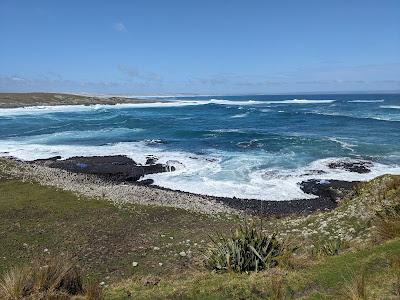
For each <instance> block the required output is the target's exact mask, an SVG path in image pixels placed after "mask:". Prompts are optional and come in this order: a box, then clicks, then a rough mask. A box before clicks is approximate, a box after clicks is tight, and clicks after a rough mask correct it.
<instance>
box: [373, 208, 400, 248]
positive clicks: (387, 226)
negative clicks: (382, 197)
mask: <svg viewBox="0 0 400 300" xmlns="http://www.w3.org/2000/svg"><path fill="white" fill-rule="evenodd" d="M374 225H375V240H376V241H377V242H383V241H387V240H390V239H394V238H396V237H400V204H396V205H392V206H387V207H384V209H383V210H381V211H380V212H378V213H377V215H376V218H375V222H374Z"/></svg>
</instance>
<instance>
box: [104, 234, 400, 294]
mask: <svg viewBox="0 0 400 300" xmlns="http://www.w3.org/2000/svg"><path fill="white" fill-rule="evenodd" d="M399 257H400V240H394V241H390V242H388V243H386V244H383V245H379V246H374V247H372V248H370V249H366V250H362V251H358V252H354V253H347V254H343V255H340V256H334V257H329V258H326V259H324V260H322V261H321V262H319V263H318V264H316V265H314V266H310V267H304V268H302V269H299V270H284V269H280V270H279V269H278V270H271V271H269V272H261V273H253V274H235V273H225V274H216V273H212V272H202V273H198V274H196V275H194V276H191V277H190V278H179V279H175V280H168V281H165V282H161V283H160V285H159V286H157V287H153V286H145V285H143V282H142V281H140V280H129V281H127V282H125V283H123V284H119V285H118V286H117V287H116V288H114V289H112V290H111V291H110V292H109V293H108V298H109V299H130V298H129V297H127V295H128V294H131V295H135V296H136V297H138V298H139V299H267V298H268V297H272V296H273V289H274V288H273V286H275V287H276V286H278V285H279V280H278V281H276V278H283V279H282V280H283V282H282V283H283V290H284V291H285V292H284V293H285V294H286V297H287V298H303V299H342V298H343V295H342V292H343V288H344V286H345V285H346V284H349V283H350V282H351V281H352V280H353V279H354V277H355V275H356V274H359V273H360V272H361V271H362V270H365V271H366V273H367V274H368V275H367V285H368V288H367V291H368V293H369V295H370V296H371V298H372V299H396V298H395V296H394V295H393V294H392V292H391V289H392V285H393V284H394V283H395V281H396V278H395V268H394V267H392V266H391V261H392V260H393V259H396V258H397V259H399Z"/></svg>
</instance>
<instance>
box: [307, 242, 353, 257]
mask: <svg viewBox="0 0 400 300" xmlns="http://www.w3.org/2000/svg"><path fill="white" fill-rule="evenodd" d="M347 246H348V245H347V243H345V242H343V241H342V240H340V239H336V240H325V241H315V242H314V243H313V244H312V248H311V255H312V256H316V257H324V256H335V255H339V253H340V252H341V251H342V250H343V249H345V248H347Z"/></svg>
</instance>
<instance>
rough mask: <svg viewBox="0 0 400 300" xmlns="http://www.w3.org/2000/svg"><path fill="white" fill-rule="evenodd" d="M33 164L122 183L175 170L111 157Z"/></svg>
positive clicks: (79, 157) (43, 161)
mask: <svg viewBox="0 0 400 300" xmlns="http://www.w3.org/2000/svg"><path fill="white" fill-rule="evenodd" d="M34 163H39V164H43V165H46V166H48V167H51V168H59V169H63V170H66V171H69V172H73V173H83V174H94V175H98V176H100V177H102V178H105V179H109V180H113V181H118V182H124V181H138V180H139V179H140V178H142V177H143V176H145V175H147V174H154V173H162V172H169V171H173V170H175V169H172V168H171V167H169V166H167V165H164V164H151V165H145V166H142V165H140V164H137V163H136V162H135V161H134V160H132V159H130V158H129V157H126V156H122V155H112V156H91V157H84V156H76V157H71V158H68V159H65V160H60V159H59V158H58V157H56V158H51V159H48V160H36V161H34Z"/></svg>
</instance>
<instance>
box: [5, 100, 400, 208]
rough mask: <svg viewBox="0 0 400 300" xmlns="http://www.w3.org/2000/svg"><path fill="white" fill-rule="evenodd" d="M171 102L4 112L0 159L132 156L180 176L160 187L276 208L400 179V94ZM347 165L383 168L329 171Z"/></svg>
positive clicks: (163, 178) (166, 176)
mask: <svg viewBox="0 0 400 300" xmlns="http://www.w3.org/2000/svg"><path fill="white" fill-rule="evenodd" d="M157 99H159V100H162V99H160V98H157ZM165 100H167V101H168V102H164V103H149V104H136V105H117V106H107V105H96V106H90V107H85V106H64V107H35V108H17V109H0V152H2V155H13V156H16V157H19V158H21V159H27V160H30V159H36V158H45V157H49V156H54V155H61V156H63V157H70V156H75V155H108V154H125V155H128V156H130V157H132V158H133V159H135V160H136V161H138V162H141V163H143V162H144V161H145V157H146V155H150V154H152V155H156V156H158V157H159V158H160V161H161V162H164V163H168V164H171V165H174V166H175V167H176V168H177V171H176V172H171V173H163V174H155V175H149V176H148V177H149V178H152V179H154V180H155V183H156V184H158V185H161V186H164V187H169V188H173V189H180V190H185V191H190V192H196V193H202V194H210V195H217V196H236V197H243V198H257V199H268V200H289V199H297V198H310V197H312V196H311V195H306V194H304V193H303V192H302V191H301V190H300V189H299V187H298V182H300V181H301V180H306V179H310V178H320V179H347V180H366V179H369V178H372V177H374V176H377V175H380V174H384V173H398V174H400V167H399V166H400V95H399V94H390V95H389V94H381V95H379V94H378V95H373V94H360V95H356V94H351V95H274V96H267V95H249V96H221V97H216V96H212V97H198V96H197V97H184V98H183V97H175V98H174V97H168V98H166V99H165ZM338 159H345V160H360V159H361V160H368V161H371V162H373V163H374V165H373V167H372V172H371V173H369V174H357V173H351V172H347V171H345V170H331V169H329V168H328V167H327V164H328V163H329V162H332V161H334V160H338ZM316 170H322V171H324V172H326V173H325V174H316V173H317V172H314V171H316ZM310 171H311V172H310ZM310 173H313V174H311V175H310ZM318 173H321V172H318Z"/></svg>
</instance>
